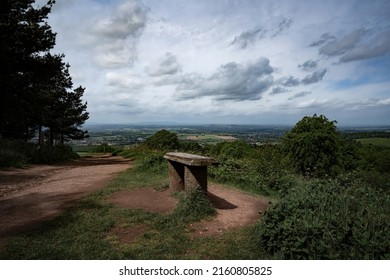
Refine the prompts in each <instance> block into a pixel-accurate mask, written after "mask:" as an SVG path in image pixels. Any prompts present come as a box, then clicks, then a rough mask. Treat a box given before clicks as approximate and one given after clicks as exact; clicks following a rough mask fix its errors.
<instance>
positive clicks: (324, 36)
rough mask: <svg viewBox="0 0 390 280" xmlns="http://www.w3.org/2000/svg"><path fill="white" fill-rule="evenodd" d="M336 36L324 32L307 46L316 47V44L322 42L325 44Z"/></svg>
mask: <svg viewBox="0 0 390 280" xmlns="http://www.w3.org/2000/svg"><path fill="white" fill-rule="evenodd" d="M335 39H336V37H334V36H332V35H330V34H329V33H324V34H322V35H321V37H320V39H319V40H318V41H315V42H313V43H311V44H310V45H309V47H318V46H321V45H323V44H325V43H326V42H329V41H331V40H332V41H333V40H335Z"/></svg>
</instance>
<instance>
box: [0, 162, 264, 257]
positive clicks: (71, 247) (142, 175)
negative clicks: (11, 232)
mask: <svg viewBox="0 0 390 280" xmlns="http://www.w3.org/2000/svg"><path fill="white" fill-rule="evenodd" d="M145 186H147V187H153V188H155V189H157V190H163V189H165V188H166V186H167V174H166V172H150V171H143V170H142V169H140V168H133V169H130V170H127V171H125V172H123V173H121V174H120V175H119V176H117V177H116V178H115V179H114V180H112V181H111V182H109V183H108V185H107V187H106V188H104V189H102V190H99V191H96V192H94V193H92V194H91V195H90V196H89V197H87V198H86V199H83V200H82V201H80V202H79V203H77V205H76V206H75V207H73V208H72V209H70V210H68V211H66V212H65V213H64V214H63V215H61V216H60V217H58V218H56V219H54V220H52V221H49V222H46V223H45V224H43V225H42V226H41V227H39V228H38V229H36V230H34V231H30V232H27V233H25V234H21V235H18V236H16V237H14V238H12V239H10V240H9V241H8V242H7V244H6V245H5V246H2V247H0V259H259V258H260V259H261V258H269V256H267V255H265V254H264V253H262V250H261V249H260V248H256V247H254V246H253V244H254V240H253V234H254V230H255V227H247V228H244V229H238V230H232V231H229V232H226V233H225V234H223V235H219V236H216V237H204V238H201V237H199V238H194V237H191V235H190V234H189V229H188V227H187V225H188V223H190V222H192V221H194V220H198V219H199V218H202V217H205V216H208V215H210V214H212V212H213V211H212V210H210V209H208V210H209V211H210V212H207V213H205V212H204V213H202V211H199V209H197V210H198V211H188V210H189V208H188V207H196V203H194V201H193V200H192V198H191V197H184V198H182V199H181V200H180V201H181V202H179V206H178V207H177V210H176V211H175V212H174V213H172V214H169V215H162V214H157V213H150V212H147V211H144V210H131V209H125V208H121V207H119V206H114V205H112V204H109V203H108V202H107V198H109V197H110V196H111V195H113V194H114V193H116V192H118V191H121V190H131V189H137V188H141V187H145ZM206 208H207V207H206ZM192 209H193V208H192ZM192 212H195V213H196V215H194V216H191V215H192V214H191V213H192ZM139 226H142V227H143V228H144V229H145V232H143V233H141V234H140V235H139V236H138V237H136V240H135V241H134V242H131V243H124V242H121V240H120V239H119V238H118V236H117V235H116V234H114V233H113V229H114V228H118V227H120V228H123V229H126V228H133V227H139Z"/></svg>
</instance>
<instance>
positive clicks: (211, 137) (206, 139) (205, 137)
mask: <svg viewBox="0 0 390 280" xmlns="http://www.w3.org/2000/svg"><path fill="white" fill-rule="evenodd" d="M179 139H180V140H187V141H196V142H201V143H208V144H212V143H218V142H223V141H234V140H237V139H238V138H236V137H234V136H231V135H219V134H199V135H193V134H191V135H188V134H180V135H179Z"/></svg>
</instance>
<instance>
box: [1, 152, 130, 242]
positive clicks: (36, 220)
mask: <svg viewBox="0 0 390 280" xmlns="http://www.w3.org/2000/svg"><path fill="white" fill-rule="evenodd" d="M130 167H131V162H130V161H129V160H125V159H123V158H121V157H108V156H101V157H86V158H81V159H79V160H77V161H73V162H70V163H67V164H63V165H54V166H48V165H39V166H32V167H29V168H27V169H8V170H0V240H1V239H2V238H6V237H8V236H12V235H14V234H15V233H18V232H21V231H24V230H28V229H32V228H34V227H37V226H38V225H39V224H40V223H41V222H43V221H46V220H49V219H52V218H54V217H55V216H57V215H59V214H60V213H61V212H62V211H64V209H66V208H68V207H70V206H72V205H73V204H74V203H75V202H76V201H77V200H79V199H80V198H82V197H83V196H85V195H87V194H88V193H90V192H92V191H94V190H96V189H99V188H102V187H104V185H105V184H106V183H107V181H108V180H109V179H111V178H112V177H113V176H114V175H115V174H117V173H118V172H120V171H124V170H126V169H128V168H130Z"/></svg>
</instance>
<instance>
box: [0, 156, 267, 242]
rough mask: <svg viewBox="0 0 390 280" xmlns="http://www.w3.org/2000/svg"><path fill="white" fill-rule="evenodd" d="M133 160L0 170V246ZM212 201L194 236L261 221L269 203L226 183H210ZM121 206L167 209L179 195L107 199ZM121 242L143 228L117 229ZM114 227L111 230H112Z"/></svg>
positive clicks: (127, 194) (145, 193)
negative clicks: (211, 214)
mask: <svg viewBox="0 0 390 280" xmlns="http://www.w3.org/2000/svg"><path fill="white" fill-rule="evenodd" d="M131 166H132V165H131V162H130V161H129V160H125V159H123V158H121V157H90V158H82V159H80V160H77V161H74V162H71V163H68V164H63V165H55V166H43V165H40V166H31V167H29V168H27V169H9V170H0V245H1V243H2V242H1V241H2V240H4V238H7V237H10V236H13V235H15V234H17V233H20V232H22V231H25V230H30V229H33V228H36V227H38V226H39V225H40V224H41V223H42V222H43V221H47V220H50V219H53V218H54V217H56V216H58V215H59V214H61V213H62V212H63V211H64V210H65V209H67V208H69V207H70V206H72V205H74V203H75V202H76V201H77V200H79V199H80V198H82V197H83V196H85V195H87V194H88V193H90V192H92V191H94V190H96V189H99V188H103V187H104V186H105V184H106V183H107V181H108V180H109V179H111V178H112V177H114V176H115V174H117V173H118V172H120V171H124V170H126V169H128V168H130V167H131ZM208 196H209V199H210V201H211V202H212V203H213V205H214V206H215V208H216V209H217V215H216V216H215V217H214V218H213V219H211V220H208V221H202V222H199V223H194V224H191V225H190V226H189V227H190V228H189V229H190V232H191V235H192V236H193V237H197V236H205V235H215V234H219V233H222V232H224V231H225V230H228V229H233V228H238V227H243V226H245V225H248V224H251V223H254V222H256V221H257V220H259V219H260V217H261V215H260V214H259V213H261V212H263V211H264V210H265V209H267V207H268V201H267V200H266V199H265V198H260V197H256V196H252V195H248V194H244V193H242V192H239V191H237V190H233V189H229V188H226V187H224V186H220V185H215V184H210V185H209V193H208ZM109 201H110V202H111V203H114V204H116V205H118V206H120V207H125V208H141V209H145V210H146V211H151V212H158V213H165V214H166V213H170V212H172V211H173V210H174V209H175V206H176V204H177V199H176V198H174V197H173V196H172V192H171V191H170V190H167V191H164V192H160V191H156V190H153V189H152V188H141V189H137V190H132V191H123V192H118V193H116V194H114V195H113V197H111V198H110V199H109ZM119 230H120V233H121V234H122V235H123V238H124V240H128V239H129V237H131V236H137V235H138V234H141V233H142V231H144V230H146V229H142V230H141V229H139V228H134V229H126V230H123V229H119ZM114 231H115V229H114Z"/></svg>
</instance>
